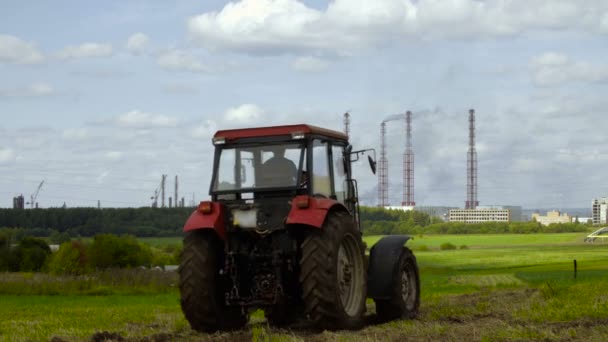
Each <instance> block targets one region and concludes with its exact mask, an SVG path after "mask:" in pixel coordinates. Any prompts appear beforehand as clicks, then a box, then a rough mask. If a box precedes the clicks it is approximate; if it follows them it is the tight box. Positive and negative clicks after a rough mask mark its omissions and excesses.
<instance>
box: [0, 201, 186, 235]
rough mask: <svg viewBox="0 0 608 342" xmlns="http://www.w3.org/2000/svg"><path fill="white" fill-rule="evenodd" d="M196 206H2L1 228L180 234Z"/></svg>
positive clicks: (26, 231) (39, 232)
mask: <svg viewBox="0 0 608 342" xmlns="http://www.w3.org/2000/svg"><path fill="white" fill-rule="evenodd" d="M193 210H194V209H193V208H104V209H96V208H49V209H28V210H23V209H0V227H7V228H16V229H17V232H18V234H20V235H22V236H39V237H50V236H51V235H53V234H55V235H57V234H60V235H63V236H64V237H65V236H67V237H78V236H89V237H90V236H95V235H97V234H104V233H105V234H115V235H123V234H130V235H135V236H140V237H164V236H178V235H180V234H181V231H182V227H183V226H184V223H185V222H186V220H187V219H188V217H189V216H190V214H191V213H192V211H193Z"/></svg>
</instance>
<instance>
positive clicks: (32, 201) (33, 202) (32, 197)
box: [26, 181, 44, 209]
mask: <svg viewBox="0 0 608 342" xmlns="http://www.w3.org/2000/svg"><path fill="white" fill-rule="evenodd" d="M42 184H44V181H42V182H40V185H38V189H36V192H35V193H33V194H31V195H30V201H29V202H27V203H26V204H29V205H30V208H32V209H34V206H36V199H37V198H38V193H39V192H40V188H42Z"/></svg>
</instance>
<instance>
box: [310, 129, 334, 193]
mask: <svg viewBox="0 0 608 342" xmlns="http://www.w3.org/2000/svg"><path fill="white" fill-rule="evenodd" d="M328 147H329V146H328V144H327V142H325V141H321V140H314V141H313V146H312V150H313V151H312V156H313V161H312V167H313V170H312V186H313V189H312V193H313V194H314V195H322V196H325V197H330V196H331V195H332V193H331V180H330V178H329V166H330V165H331V164H330V163H329V153H328Z"/></svg>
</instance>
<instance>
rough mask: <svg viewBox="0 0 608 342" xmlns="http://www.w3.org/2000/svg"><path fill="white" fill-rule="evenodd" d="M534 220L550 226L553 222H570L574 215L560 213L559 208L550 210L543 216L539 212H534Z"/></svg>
mask: <svg viewBox="0 0 608 342" xmlns="http://www.w3.org/2000/svg"><path fill="white" fill-rule="evenodd" d="M532 220H534V221H536V222H539V223H540V224H542V225H544V226H548V225H550V224H551V223H570V222H572V216H569V215H568V214H566V213H564V214H562V213H560V212H559V211H557V210H553V211H548V212H547V215H546V216H541V215H540V214H539V213H534V214H532Z"/></svg>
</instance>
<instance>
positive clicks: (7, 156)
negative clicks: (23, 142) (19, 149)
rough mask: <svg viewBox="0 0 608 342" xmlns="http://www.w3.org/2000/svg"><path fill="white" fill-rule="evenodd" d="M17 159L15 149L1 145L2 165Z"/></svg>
mask: <svg viewBox="0 0 608 342" xmlns="http://www.w3.org/2000/svg"><path fill="white" fill-rule="evenodd" d="M14 161H15V151H13V150H12V149H10V148H8V147H0V165H2V164H9V163H12V162H14Z"/></svg>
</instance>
